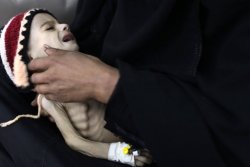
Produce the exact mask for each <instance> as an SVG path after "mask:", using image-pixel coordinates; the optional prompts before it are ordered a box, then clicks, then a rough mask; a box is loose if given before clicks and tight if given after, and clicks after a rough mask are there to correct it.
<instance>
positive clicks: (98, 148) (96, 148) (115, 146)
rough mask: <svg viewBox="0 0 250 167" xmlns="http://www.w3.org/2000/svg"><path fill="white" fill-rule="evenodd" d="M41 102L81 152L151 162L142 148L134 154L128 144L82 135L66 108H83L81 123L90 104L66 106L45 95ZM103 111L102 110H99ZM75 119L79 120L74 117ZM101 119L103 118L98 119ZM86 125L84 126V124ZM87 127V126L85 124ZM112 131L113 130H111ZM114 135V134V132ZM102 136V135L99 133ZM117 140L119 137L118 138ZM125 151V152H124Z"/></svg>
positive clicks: (128, 160)
mask: <svg viewBox="0 0 250 167" xmlns="http://www.w3.org/2000/svg"><path fill="white" fill-rule="evenodd" d="M39 100H40V104H42V107H43V109H45V110H46V111H47V112H48V113H49V114H50V115H51V116H52V117H53V118H54V120H55V123H56V125H57V127H58V128H59V130H60V131H61V133H62V136H63V137H64V139H65V142H66V143H67V144H68V145H69V146H70V147H71V148H72V149H74V150H76V151H78V152H81V153H82V154H85V155H88V156H93V157H96V158H102V159H108V160H112V161H117V162H121V163H125V164H129V165H132V166H134V165H137V166H144V165H145V164H150V163H151V159H152V158H151V156H150V154H149V152H148V151H144V150H142V154H141V155H139V156H134V155H133V154H129V152H126V150H127V151H128V150H129V148H128V144H126V143H123V142H122V143H121V142H115V143H114V142H113V143H111V144H110V143H106V142H99V141H92V140H88V139H86V138H84V137H83V135H80V134H79V133H78V131H77V130H75V128H74V127H73V125H72V122H71V121H70V119H69V116H68V114H67V112H71V111H67V112H66V111H65V109H66V108H67V109H74V110H79V109H80V110H81V111H79V112H80V113H82V115H81V116H80V118H81V119H82V120H81V119H79V120H78V121H79V124H80V122H81V121H83V122H84V120H85V119H88V117H86V116H87V114H86V113H87V109H90V108H87V107H89V106H84V105H83V104H82V106H81V105H79V104H78V105H77V103H75V105H73V104H72V103H71V104H70V105H69V106H67V105H68V104H69V103H67V105H66V106H67V107H65V106H64V105H65V104H62V103H56V102H52V101H49V100H47V99H46V98H44V97H41V98H39ZM98 112H101V111H98ZM75 116H76V115H75ZM74 120H77V119H76V118H74ZM98 121H101V120H98ZM82 125H83V124H82ZM82 127H84V126H82ZM85 128H86V126H85ZM110 133H111V132H110ZM112 135H113V134H112ZM98 137H100V135H98ZM116 140H117V138H116ZM124 151H125V152H124Z"/></svg>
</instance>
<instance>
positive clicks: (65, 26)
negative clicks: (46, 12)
mask: <svg viewBox="0 0 250 167" xmlns="http://www.w3.org/2000/svg"><path fill="white" fill-rule="evenodd" d="M60 29H61V31H69V25H68V24H60Z"/></svg>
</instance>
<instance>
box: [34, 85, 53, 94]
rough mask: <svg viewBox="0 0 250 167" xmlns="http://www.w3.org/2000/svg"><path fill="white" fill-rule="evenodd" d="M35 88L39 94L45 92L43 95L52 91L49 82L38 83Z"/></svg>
mask: <svg viewBox="0 0 250 167" xmlns="http://www.w3.org/2000/svg"><path fill="white" fill-rule="evenodd" d="M34 90H35V92H37V93H39V94H43V95H46V94H48V93H49V92H50V89H49V86H48V84H39V85H36V86H35V88H34Z"/></svg>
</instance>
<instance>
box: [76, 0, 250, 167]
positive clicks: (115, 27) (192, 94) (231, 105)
mask: <svg viewBox="0 0 250 167" xmlns="http://www.w3.org/2000/svg"><path fill="white" fill-rule="evenodd" d="M249 9H250V1H249V0H201V1H199V0H186V1H185V0H143V1H142V0H113V1H112V0H109V1H106V0H82V1H79V5H78V14H77V17H76V20H75V22H74V24H73V26H72V28H73V31H74V33H75V34H76V37H77V40H78V42H79V44H80V47H81V51H82V52H85V53H89V54H93V55H95V56H98V57H99V58H100V59H102V60H103V61H104V62H106V63H108V64H110V65H112V66H114V67H117V68H118V69H119V71H120V74H121V77H120V79H119V82H118V85H117V87H116V89H115V92H114V93H113V96H112V97H111V99H110V101H109V103H108V106H107V114H106V119H107V122H108V125H107V128H109V129H111V130H112V131H113V132H115V133H117V134H118V135H121V136H122V137H124V138H126V139H127V140H129V141H131V142H132V143H133V144H136V145H141V146H146V147H148V148H149V149H150V150H151V151H152V154H153V157H154V160H155V161H156V162H157V163H158V165H159V166H162V167H165V166H171V167H183V166H192V167H201V166H202V167H211V166H213V167H225V166H232V167H235V166H241V167H249V166H250V159H249V155H250V142H249V141H250V56H249V54H250V47H249V44H250V21H249V20H250V10H249Z"/></svg>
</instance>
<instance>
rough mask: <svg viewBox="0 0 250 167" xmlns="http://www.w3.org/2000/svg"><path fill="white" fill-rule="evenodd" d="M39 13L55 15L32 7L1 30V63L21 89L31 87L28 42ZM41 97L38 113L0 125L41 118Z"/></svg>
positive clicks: (12, 19)
mask: <svg viewBox="0 0 250 167" xmlns="http://www.w3.org/2000/svg"><path fill="white" fill-rule="evenodd" d="M38 13H47V14H50V15H51V16H53V15H52V14H51V13H49V12H48V11H47V10H45V9H31V10H28V11H27V12H24V13H19V14H18V15H16V16H14V17H13V18H11V19H10V20H9V22H8V23H7V24H6V25H5V26H4V27H2V28H1V32H0V55H1V61H0V63H2V66H3V67H4V69H5V72H6V74H7V75H8V77H9V78H10V80H11V81H12V83H13V84H14V85H15V86H16V87H17V88H20V90H29V88H30V87H31V83H30V80H29V78H30V72H29V71H28V68H27V65H28V63H29V61H30V58H29V56H28V44H29V37H30V28H31V23H32V20H33V18H34V16H35V15H36V14H38ZM53 17H54V16H53ZM0 65H1V64H0ZM39 99H40V97H39V98H38V106H39V107H38V113H37V115H31V114H22V115H18V116H16V117H15V118H14V119H12V120H10V121H7V122H3V123H0V127H6V126H9V125H11V124H13V123H14V122H16V121H18V120H19V119H20V118H24V117H26V118H33V119H37V118H39V117H40V113H41V105H40V100H39Z"/></svg>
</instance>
